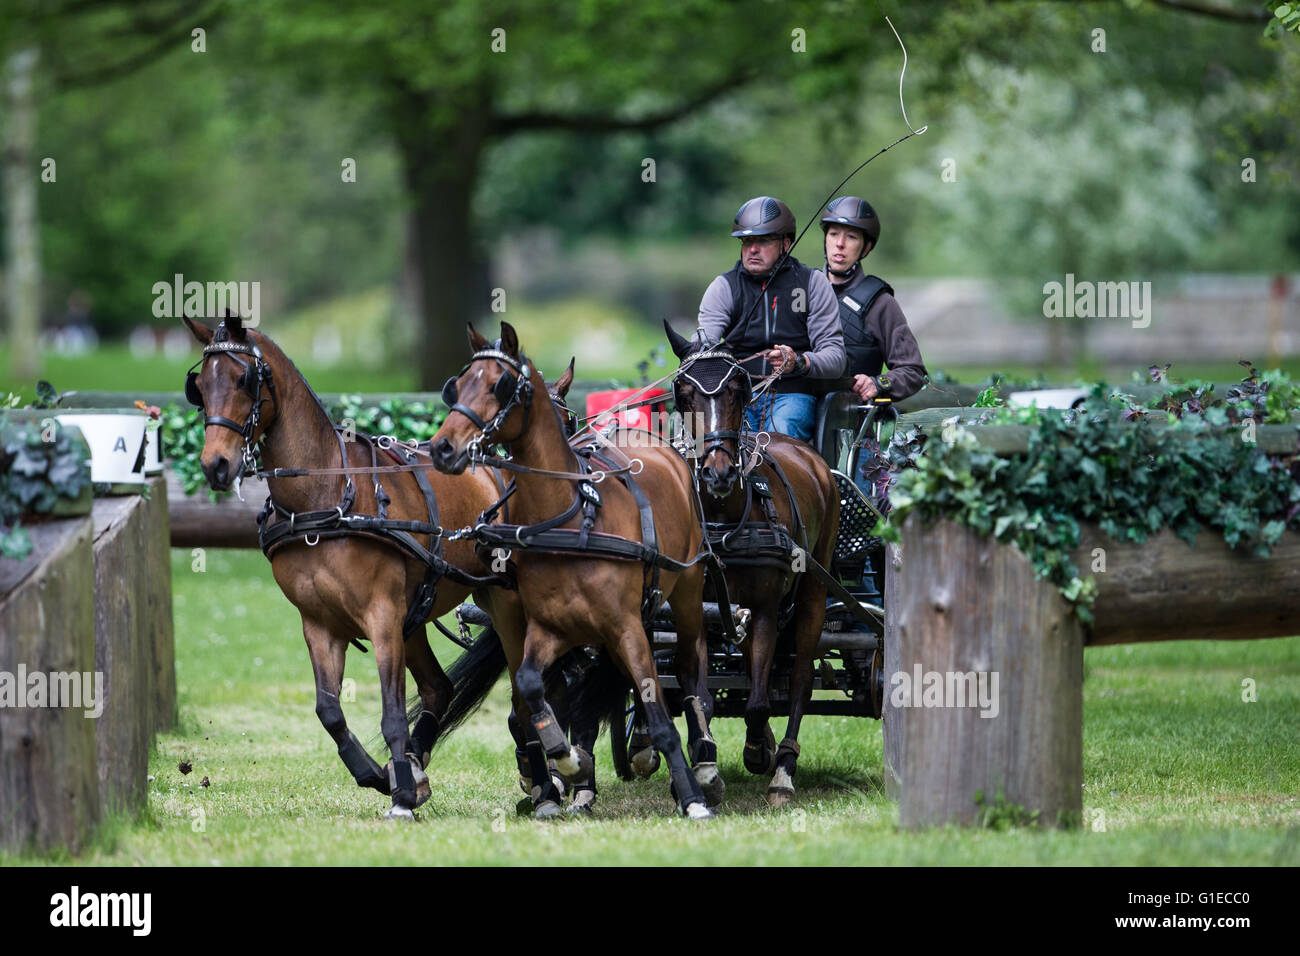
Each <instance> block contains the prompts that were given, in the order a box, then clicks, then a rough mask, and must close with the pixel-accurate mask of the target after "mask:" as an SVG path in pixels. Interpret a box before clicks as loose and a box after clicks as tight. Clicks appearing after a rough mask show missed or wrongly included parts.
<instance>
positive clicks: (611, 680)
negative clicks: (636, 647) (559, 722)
mask: <svg viewBox="0 0 1300 956" xmlns="http://www.w3.org/2000/svg"><path fill="white" fill-rule="evenodd" d="M631 689H632V682H631V681H630V680H629V679H628V678H627V676H626V675H625V674H624V673H623V672H622V671H621V670H619V668H618V665H617V664H615V663H614V659H613V658H612V657H611V656H610V654H609V652H608V651H606V650H604V649H602V650H601V652H600V656H598V657H597V658H596V660H595V662H594V663H593V664H592V665H591V666H590V667H588V668H587V669H586V670H585V671H583V672H582V675H581V676H580V677H579V678H578V679H577V680H576V681H575V682H574V683H573V685H572V686H570V688H569V697H568V704H569V706H568V718H569V726H570V727H571V728H574V730H575V731H576V730H577V729H578V728H582V727H595V728H597V733H599V728H600V726H601V725H604V724H608V723H609V721H610V718H611V717H612V716H613V715H614V714H615V713H617V714H619V715H620V719H621V715H622V714H623V712H624V710H625V708H626V706H627V695H628V692H629V691H630V690H631ZM619 732H620V733H621V732H622V728H621V727H620V728H619Z"/></svg>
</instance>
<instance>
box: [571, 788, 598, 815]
mask: <svg viewBox="0 0 1300 956" xmlns="http://www.w3.org/2000/svg"><path fill="white" fill-rule="evenodd" d="M595 802H596V791H594V790H579V791H578V792H577V793H576V794H575V795H574V798H573V802H572V803H571V804H569V811H568V812H569V816H573V817H589V816H591V805H592V804H593V803H595Z"/></svg>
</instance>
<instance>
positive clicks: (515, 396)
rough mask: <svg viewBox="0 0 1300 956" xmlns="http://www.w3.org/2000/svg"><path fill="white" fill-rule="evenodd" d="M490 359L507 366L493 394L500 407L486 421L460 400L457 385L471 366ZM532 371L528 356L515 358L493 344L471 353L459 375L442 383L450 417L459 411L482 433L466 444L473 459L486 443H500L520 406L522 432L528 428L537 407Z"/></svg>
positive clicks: (443, 397)
mask: <svg viewBox="0 0 1300 956" xmlns="http://www.w3.org/2000/svg"><path fill="white" fill-rule="evenodd" d="M500 344H501V343H500V340H498V341H497V342H496V343H495V345H496V346H499V345H500ZM486 359H492V360H494V361H496V362H497V363H498V364H499V365H503V366H505V368H504V369H503V371H502V373H501V377H500V378H498V379H497V380H496V384H494V385H493V386H492V397H493V398H495V399H496V401H497V405H498V409H497V413H496V414H495V415H493V416H492V419H491V420H490V421H484V420H483V418H482V417H481V416H480V415H479V414H478V413H477V412H476V411H474V409H472V408H470V407H469V406H467V405H462V404H461V403H460V389H459V386H458V385H457V380H458V379H459V378H460V377H461V376H462V375H464V374H465V373H466V372H468V371H469V367H470V366H471V365H473V364H474V363H475V362H479V361H483V360H486ZM531 374H532V372H531V369H530V368H529V365H528V359H527V357H524V356H521V357H520V358H519V359H515V358H513V357H511V356H509V355H507V354H506V353H505V352H503V351H501V349H500V348H498V347H493V348H487V349H480V350H479V351H477V352H475V353H474V354H473V355H471V356H470V359H469V361H468V362H466V363H465V365H464V367H462V368H461V370H460V371H459V372H458V373H457V374H455V375H453V376H452V377H451V378H449V379H447V382H446V384H444V385H443V386H442V400H443V402H444V403H445V404H446V406H447V408H448V409H449V411H448V413H447V414H448V416H449V417H450V416H451V415H453V414H455V413H456V412H459V413H460V414H462V415H464V416H465V417H466V418H468V419H469V420H470V421H471V422H473V423H474V425H475V426H476V427H477V428H478V430H479V433H478V434H477V435H475V436H474V437H473V438H471V439H470V441H469V444H468V445H467V446H466V450H467V451H468V452H469V454H470V458H471V459H473V458H475V457H477V456H480V455H481V454H482V448H483V446H484V445H487V446H491V445H493V444H496V441H495V438H496V434H497V432H499V431H500V430H501V426H502V425H504V424H505V420H506V419H507V418H508V417H509V416H510V413H511V412H512V411H514V410H515V408H517V407H518V406H519V405H523V407H524V424H523V427H522V428H521V429H520V434H523V432H525V431H527V429H528V415H529V413H530V412H531V411H532V407H533V383H532V380H531V379H530V375H531Z"/></svg>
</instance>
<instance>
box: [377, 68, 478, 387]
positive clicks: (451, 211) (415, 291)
mask: <svg viewBox="0 0 1300 956" xmlns="http://www.w3.org/2000/svg"><path fill="white" fill-rule="evenodd" d="M474 99H475V98H473V97H466V98H465V99H464V100H461V101H459V102H458V103H457V106H458V107H459V113H458V115H457V116H456V117H455V118H454V119H453V120H452V121H451V122H450V123H449V124H447V125H437V126H435V125H434V124H432V123H431V122H430V121H429V113H430V109H429V104H428V102H427V101H426V100H425V99H424V98H423V97H420V96H418V95H416V94H411V95H410V96H409V97H408V98H407V100H406V101H405V102H404V104H403V108H402V110H401V111H400V113H401V119H400V121H399V127H398V145H399V147H400V149H401V151H402V159H403V163H404V165H405V173H406V185H407V189H408V191H409V193H410V197H411V208H410V212H409V214H408V222H407V230H406V240H407V248H406V261H405V270H406V275H405V277H404V282H403V293H404V298H405V299H406V300H407V303H408V307H409V308H410V309H411V310H413V312H414V317H415V320H416V321H415V325H416V328H415V341H414V343H413V347H412V348H411V349H410V353H409V354H410V355H412V356H413V357H414V359H415V362H416V377H417V381H418V383H419V385H418V387H419V388H420V389H421V390H424V391H437V390H438V389H440V388H441V387H442V384H443V382H444V381H446V379H447V377H448V376H450V375H454V374H456V372H458V371H459V370H460V368H461V366H462V365H464V364H465V360H466V359H467V358H468V357H469V352H468V348H469V345H468V343H467V341H466V338H465V323H466V322H475V321H479V322H480V323H481V320H483V319H484V317H485V316H488V315H490V314H491V308H490V296H489V292H488V289H487V282H486V281H485V270H484V269H483V268H482V265H481V263H480V260H479V256H478V255H477V251H476V250H475V249H474V246H473V239H472V235H473V232H472V228H471V216H470V209H471V203H472V201H473V198H474V187H475V185H476V184H477V181H478V170H479V164H480V162H481V161H482V157H483V151H484V149H485V147H486V144H487V120H488V112H487V109H486V107H485V106H483V107H478V106H475V104H474ZM479 99H481V100H482V101H483V103H486V101H487V98H486V95H484V96H481V97H479ZM462 104H463V105H462ZM441 106H442V108H443V109H444V110H445V109H446V108H447V107H448V103H446V102H444V103H442V104H441ZM479 331H481V332H482V333H483V334H484V335H487V337H488V338H496V329H495V328H489V327H487V326H486V325H481V327H480V329H479Z"/></svg>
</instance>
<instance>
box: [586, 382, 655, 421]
mask: <svg viewBox="0 0 1300 956" xmlns="http://www.w3.org/2000/svg"><path fill="white" fill-rule="evenodd" d="M647 398H659V399H663V401H658V402H654V403H652V404H650V405H641V406H640V407H638V408H628V409H624V410H623V411H621V412H618V413H617V415H616V416H615V417H617V418H618V420H619V421H620V422H622V423H623V424H624V425H626V426H627V427H628V428H650V424H651V421H652V419H651V416H652V415H654V414H655V413H657V412H662V411H664V410H665V407H666V405H667V398H668V393H667V392H665V391H664V390H663V389H662V388H652V389H649V390H648V391H642V390H641V389H639V388H616V389H611V390H610V391H605V392H591V393H590V394H589V395H588V396H587V417H588V418H591V417H592V416H593V415H599V414H600V413H601V412H603V411H606V410H607V409H610V408H614V407H615V406H617V405H619V404H621V403H622V402H625V401H628V400H629V399H631V400H632V401H634V402H639V401H642V400H644V399H647Z"/></svg>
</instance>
